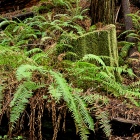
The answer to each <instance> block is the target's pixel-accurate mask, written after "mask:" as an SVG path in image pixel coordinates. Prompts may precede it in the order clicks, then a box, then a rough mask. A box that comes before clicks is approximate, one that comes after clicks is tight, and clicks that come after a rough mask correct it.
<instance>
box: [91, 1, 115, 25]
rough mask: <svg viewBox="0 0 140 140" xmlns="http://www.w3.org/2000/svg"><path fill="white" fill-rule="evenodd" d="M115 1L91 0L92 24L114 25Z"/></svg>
mask: <svg viewBox="0 0 140 140" xmlns="http://www.w3.org/2000/svg"><path fill="white" fill-rule="evenodd" d="M114 11H115V0H91V18H92V24H95V23H97V22H103V23H106V24H109V23H114Z"/></svg>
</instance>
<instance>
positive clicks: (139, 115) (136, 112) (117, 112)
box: [1, 0, 140, 140]
mask: <svg viewBox="0 0 140 140" xmlns="http://www.w3.org/2000/svg"><path fill="white" fill-rule="evenodd" d="M42 5H43V4H42ZM35 6H37V7H38V6H40V4H38V3H37V2H36V1H33V2H31V3H30V4H28V5H26V6H25V8H24V9H21V10H15V11H11V12H8V13H7V11H5V10H4V9H2V8H1V10H3V12H2V11H1V17H4V18H9V19H11V18H12V17H15V16H17V15H18V16H19V15H22V14H23V13H27V12H32V10H33V9H34V8H35ZM81 6H82V7H83V8H88V7H89V6H90V3H84V1H82V0H81ZM118 7H119V5H118ZM16 9H18V8H16ZM130 9H131V12H132V13H135V12H137V11H138V10H139V8H138V7H136V6H134V5H132V4H131V6H130ZM52 11H53V13H54V14H56V13H63V9H60V8H57V7H55V8H52ZM45 12H46V11H41V13H42V14H45ZM120 13H121V12H120ZM87 16H88V17H90V16H89V14H88V13H87ZM119 16H120V17H118V20H117V23H116V29H117V35H119V34H120V33H122V32H123V31H124V29H125V28H124V23H123V21H124V19H123V17H122V16H121V15H119ZM78 24H79V25H81V26H82V27H84V28H85V29H86V30H88V29H89V27H90V26H91V20H90V19H86V20H84V21H78ZM49 43H50V42H49ZM129 65H130V67H131V68H132V69H133V71H134V73H135V74H137V76H138V78H140V53H139V52H138V51H136V52H135V56H134V57H133V61H131V63H130V64H129ZM136 80H137V79H136ZM131 82H132V79H127V78H126V81H125V83H127V84H129V83H131ZM110 98H111V97H110ZM122 100H125V99H122ZM103 110H108V111H109V112H110V120H112V122H113V125H114V130H113V131H114V135H113V136H112V137H111V138H110V140H140V128H138V129H137V128H136V126H140V108H137V107H133V106H129V105H128V106H127V105H126V104H124V103H123V102H122V101H121V100H117V99H111V100H110V104H109V106H107V107H106V108H104V109H103ZM119 122H121V123H122V125H120V126H121V127H122V128H123V129H125V128H126V127H128V128H129V129H131V127H133V128H132V129H133V131H131V132H126V133H123V132H121V133H119V132H118V131H123V130H120V128H119V127H120V126H118V127H117V128H115V127H116V123H119ZM127 124H130V126H127ZM128 128H126V129H127V130H128V131H129V129H128ZM115 129H119V130H115Z"/></svg>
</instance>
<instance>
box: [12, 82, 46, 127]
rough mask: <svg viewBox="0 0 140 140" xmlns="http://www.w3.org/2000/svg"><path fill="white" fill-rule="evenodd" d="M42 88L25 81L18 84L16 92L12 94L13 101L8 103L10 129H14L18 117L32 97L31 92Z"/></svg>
mask: <svg viewBox="0 0 140 140" xmlns="http://www.w3.org/2000/svg"><path fill="white" fill-rule="evenodd" d="M41 87H43V85H37V84H36V83H35V82H32V81H25V82H23V84H20V85H19V87H18V88H17V91H16V92H15V93H14V97H13V100H12V101H11V102H10V107H11V112H10V122H11V124H12V126H11V129H13V128H14V125H15V124H16V121H17V120H18V119H19V118H20V115H21V114H22V113H23V111H24V110H25V109H26V106H27V104H28V103H29V100H28V99H30V98H31V97H32V96H33V90H36V89H38V88H41Z"/></svg>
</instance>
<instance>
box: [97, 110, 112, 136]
mask: <svg viewBox="0 0 140 140" xmlns="http://www.w3.org/2000/svg"><path fill="white" fill-rule="evenodd" d="M96 118H97V120H99V124H100V125H101V126H100V128H102V129H103V131H104V133H105V134H106V136H107V137H108V138H109V137H110V135H111V126H110V124H109V122H110V121H109V113H108V112H107V111H102V110H100V109H99V108H98V109H97V112H96Z"/></svg>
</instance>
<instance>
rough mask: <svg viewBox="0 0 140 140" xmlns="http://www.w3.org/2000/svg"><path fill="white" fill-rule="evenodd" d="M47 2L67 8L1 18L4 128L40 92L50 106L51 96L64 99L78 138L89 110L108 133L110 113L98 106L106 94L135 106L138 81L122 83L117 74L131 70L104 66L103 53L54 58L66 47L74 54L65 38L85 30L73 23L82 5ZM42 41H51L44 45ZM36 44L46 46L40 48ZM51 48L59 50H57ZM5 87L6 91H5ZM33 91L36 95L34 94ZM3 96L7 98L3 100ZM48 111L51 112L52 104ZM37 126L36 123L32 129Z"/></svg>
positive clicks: (84, 132)
mask: <svg viewBox="0 0 140 140" xmlns="http://www.w3.org/2000/svg"><path fill="white" fill-rule="evenodd" d="M52 2H53V4H54V5H55V6H62V7H64V8H66V9H68V10H67V14H57V15H55V16H54V15H53V14H54V13H47V14H46V17H47V18H45V17H44V16H42V15H36V16H34V17H33V18H28V19H25V20H24V21H20V20H18V22H16V21H8V20H6V19H5V20H4V21H3V22H1V23H0V26H3V25H7V24H8V26H7V27H6V29H5V30H4V31H1V34H0V60H1V61H0V68H1V71H0V76H1V83H0V84H1V86H0V109H1V112H0V113H1V114H2V115H3V114H4V113H5V110H6V111H7V112H8V111H9V114H10V118H9V120H10V122H9V124H10V125H9V129H10V130H9V131H11V133H12V131H14V128H16V127H18V126H16V124H17V122H18V121H20V119H21V116H22V114H23V113H24V111H25V110H26V108H27V106H28V105H29V106H30V107H31V103H30V100H31V99H32V98H35V97H36V98H37V97H38V96H39V97H40V98H42V101H43V103H44V104H43V103H42V104H43V105H46V104H47V105H50V104H51V103H52V106H53V103H54V101H55V103H56V106H57V105H60V104H61V103H62V101H63V102H64V104H65V105H66V106H67V108H68V110H69V111H70V112H71V114H72V117H73V119H74V122H75V126H76V129H77V132H78V134H79V135H80V137H81V139H82V140H87V139H88V134H89V130H91V131H94V121H93V118H92V115H91V114H90V113H92V112H94V114H95V117H96V119H97V121H99V124H100V128H102V129H103V131H104V133H105V134H106V136H107V137H109V136H110V135H111V126H110V123H109V112H107V111H105V110H103V108H104V107H105V106H106V105H107V104H109V97H108V95H109V96H112V97H117V98H125V99H127V101H128V102H131V103H132V104H134V105H136V106H139V102H138V100H137V99H139V98H140V94H139V92H140V91H139V89H140V88H139V86H140V82H135V83H132V85H125V84H122V83H121V82H120V81H117V80H116V74H119V75H121V73H127V75H128V76H130V77H134V76H135V75H134V74H133V72H132V71H131V70H130V69H127V68H124V67H111V66H106V65H105V62H104V59H108V58H107V57H103V56H101V57H99V56H96V55H93V54H87V55H85V56H84V57H83V59H81V60H79V61H75V62H72V61H65V60H63V58H62V59H59V56H60V55H61V53H62V51H61V50H65V54H64V57H71V56H75V57H78V56H77V55H76V54H75V53H72V51H71V50H72V49H73V46H72V45H69V42H70V40H71V38H72V37H75V38H76V37H77V36H79V35H83V34H84V33H85V32H86V31H85V29H83V28H82V27H81V26H80V25H78V24H77V22H76V21H77V20H83V19H84V18H85V17H84V16H83V14H84V12H85V11H86V10H82V8H81V7H79V0H76V1H74V0H71V1H68V0H57V1H56V0H53V1H52ZM73 5H75V7H73ZM93 28H94V27H93ZM91 30H94V29H92V28H91ZM131 35H134V34H131ZM135 37H137V36H135ZM47 41H52V42H53V43H54V44H53V45H52V44H51V45H50V46H49V45H48V44H47V43H46V42H47ZM36 42H37V43H38V44H37V43H36ZM55 44H56V46H55ZM30 46H32V47H31V48H30ZM38 46H39V47H38ZM40 46H43V47H44V46H45V47H46V48H43V49H42V48H41V47H40ZM128 48H129V44H126V46H125V47H124V48H123V49H124V50H123V51H126V52H127V49H128ZM56 49H57V50H58V51H57V52H58V53H59V54H56V52H55V50H56ZM126 52H125V53H126ZM122 57H125V56H124V55H122ZM109 59H110V58H109ZM112 61H114V60H112ZM11 87H12V88H11ZM5 92H7V94H4V93H5ZM37 92H39V95H36V93H37ZM7 95H9V96H8V97H10V99H9V100H8V101H7V98H6V97H7ZM4 97H5V98H4ZM47 97H48V98H49V100H47V99H48V98H47ZM4 99H5V100H6V101H5V102H8V105H7V106H6V109H5V108H4V106H3V104H2V101H3V100H4ZM37 99H38V98H37ZM36 104H37V103H36ZM40 104H41V103H39V104H38V107H36V105H35V107H36V108H35V110H37V111H38V110H39V108H41V111H42V112H43V109H42V108H43V107H42V106H41V105H40ZM39 105H40V106H39ZM4 109H5V110H4ZM3 110H4V111H3ZM48 110H49V111H50V110H51V107H49V109H48ZM41 111H40V112H41ZM31 113H33V112H31ZM7 114H8V113H7ZM29 115H30V114H29ZM41 115H43V113H42V114H41V113H40V114H39V117H40V116H41ZM8 117H9V116H8ZM30 117H31V116H30ZM30 117H29V118H30ZM39 117H38V118H39ZM29 125H32V124H29ZM34 129H35V128H34ZM37 130H38V128H37V129H36V130H35V131H37ZM33 131H34V130H33ZM17 139H18V138H17ZM19 139H20V137H19Z"/></svg>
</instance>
